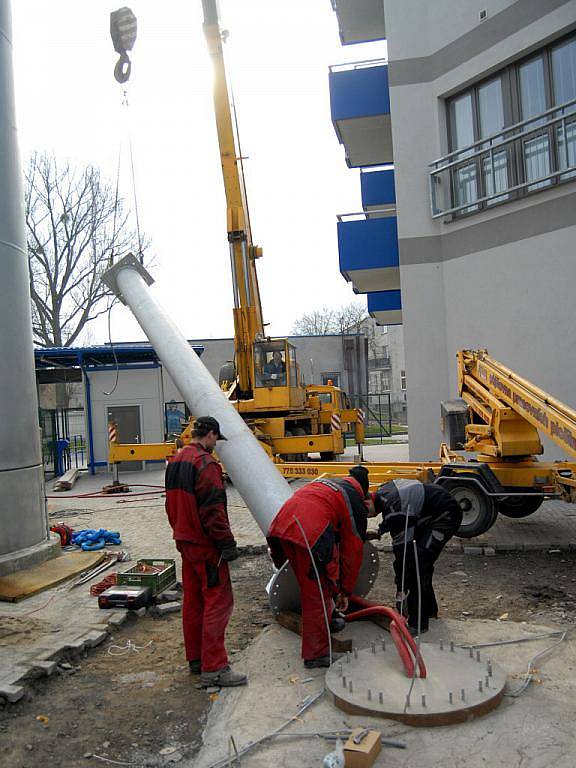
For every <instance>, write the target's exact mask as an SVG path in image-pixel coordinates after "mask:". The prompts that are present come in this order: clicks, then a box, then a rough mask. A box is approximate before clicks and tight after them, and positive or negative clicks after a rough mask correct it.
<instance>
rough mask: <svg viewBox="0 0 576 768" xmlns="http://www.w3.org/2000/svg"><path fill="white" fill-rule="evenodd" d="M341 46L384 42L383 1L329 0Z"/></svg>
mask: <svg viewBox="0 0 576 768" xmlns="http://www.w3.org/2000/svg"><path fill="white" fill-rule="evenodd" d="M331 2H332V8H333V10H334V12H335V13H336V16H337V17H338V29H339V32H340V40H341V41H342V45H349V44H351V43H369V42H371V41H373V40H384V38H385V37H386V27H385V25H384V2H383V0H331Z"/></svg>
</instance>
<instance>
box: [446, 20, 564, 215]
mask: <svg viewBox="0 0 576 768" xmlns="http://www.w3.org/2000/svg"><path fill="white" fill-rule="evenodd" d="M570 42H574V43H575V44H576V32H575V31H574V30H572V31H571V32H570V33H568V34H566V35H563V36H562V37H559V38H558V39H557V40H554V41H553V42H550V43H548V44H547V45H545V46H543V47H542V48H540V49H539V50H537V51H533V52H531V53H530V54H529V55H527V56H524V57H522V58H519V59H518V60H517V61H514V62H512V63H511V64H508V65H507V66H505V67H503V68H502V69H500V70H497V71H496V72H492V73H491V74H490V75H487V76H486V77H483V78H482V79H480V80H478V81H477V82H476V83H474V84H473V85H471V86H469V87H468V88H465V89H463V90H462V91H459V92H457V93H454V94H452V95H451V96H450V97H449V98H447V99H445V105H444V106H445V113H446V129H447V131H446V133H447V139H448V149H449V152H450V153H452V152H457V151H458V150H457V149H455V146H454V138H455V137H454V135H453V126H452V120H451V104H452V103H453V102H454V101H455V100H456V99H459V98H462V97H463V96H465V95H466V94H468V93H470V94H471V96H472V99H471V103H472V126H473V131H474V142H481V141H482V136H481V135H480V130H481V121H480V104H479V90H480V88H482V86H484V85H486V84H487V83H489V82H490V81H492V80H495V79H496V78H500V81H501V88H502V101H503V116H504V129H505V128H507V127H510V126H512V125H514V124H516V123H517V122H521V121H522V120H524V119H525V118H524V117H523V116H522V99H521V84H520V68H521V67H522V66H523V65H524V64H527V63H529V62H530V61H533V60H536V59H538V58H542V59H543V61H544V67H543V69H544V92H545V102H546V105H545V110H550V109H554V107H555V106H556V105H555V104H554V68H553V64H552V52H553V51H554V50H555V49H556V48H558V47H559V46H562V45H565V44H566V43H570ZM575 115H576V111H575ZM575 120H576V117H575ZM504 129H503V130H504ZM537 131H538V127H535V128H534V129H533V133H534V134H535V135H536V136H538V135H539V134H538V133H537ZM541 135H546V136H547V137H548V145H547V152H548V160H549V163H550V173H551V174H554V175H553V177H552V178H551V179H550V180H548V181H546V182H544V183H542V182H540V183H538V182H536V183H535V185H534V187H535V188H534V189H530V188H529V187H525V188H524V189H517V190H513V191H512V192H503V194H502V197H503V199H502V200H491V201H488V200H484V201H483V202H480V203H479V202H474V200H471V202H470V205H469V206H467V207H466V208H465V209H464V210H462V211H458V212H455V213H452V214H449V220H454V219H458V220H459V219H463V218H466V217H468V216H474V215H475V214H477V213H480V212H482V211H486V210H492V209H494V208H497V207H499V206H501V205H505V204H506V203H509V202H511V201H512V200H517V199H522V198H526V197H529V196H531V195H533V194H536V193H537V192H541V191H542V190H544V189H551V188H553V187H555V186H558V185H559V184H565V183H568V182H570V181H574V180H575V179H576V175H571V174H570V172H568V173H566V172H565V171H563V170H562V168H560V167H559V146H558V132H557V130H556V128H555V126H554V125H544V126H542V131H541ZM528 136H530V134H528ZM529 140H530V139H529V138H525V137H523V136H519V137H518V139H517V141H515V142H514V143H512V144H510V145H509V146H508V148H507V149H505V150H504V151H505V152H506V156H507V175H508V186H509V187H513V186H515V185H517V184H523V183H528V181H529V179H528V178H527V176H528V174H527V166H526V163H525V154H524V146H525V142H526V141H529ZM565 140H566V139H565ZM496 147H497V145H494V148H493V149H494V150H495V148H496ZM464 150H465V148H464ZM464 150H463V151H464ZM487 156H489V153H488V152H487V153H486V155H479V156H477V157H475V158H472V159H467V158H465V157H464V158H462V163H461V164H458V165H457V166H455V167H454V168H453V169H452V171H451V172H450V200H451V201H452V205H456V204H460V203H458V191H457V189H456V184H455V180H456V178H457V172H458V170H459V169H460V168H464V167H466V166H469V165H474V167H475V181H476V197H477V198H483V197H485V196H486V195H487V193H486V183H485V174H484V172H483V163H484V158H485V157H487ZM563 176H566V178H562V177H563Z"/></svg>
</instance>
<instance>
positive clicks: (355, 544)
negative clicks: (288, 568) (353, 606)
mask: <svg viewBox="0 0 576 768" xmlns="http://www.w3.org/2000/svg"><path fill="white" fill-rule="evenodd" d="M344 486H347V487H346V488H345V487H344ZM363 496H364V494H363V492H362V488H361V487H360V484H359V483H358V482H357V481H356V480H354V478H352V477H347V478H346V479H345V480H334V479H326V480H316V481H315V482H313V483H310V484H309V485H306V486H305V487H304V488H300V489H299V490H297V491H296V493H295V494H294V495H293V496H292V497H291V498H289V499H288V501H286V502H285V503H284V504H283V506H282V507H281V509H280V511H279V512H278V514H277V515H276V517H275V518H274V520H272V523H271V525H270V528H269V530H268V543H269V545H270V550H271V553H272V558H273V560H274V563H275V565H276V566H277V567H278V568H279V567H280V566H281V565H282V564H283V563H284V561H285V559H286V558H285V557H284V556H283V553H282V546H281V542H282V540H285V541H290V542H292V543H294V544H297V545H298V546H301V547H306V541H305V540H304V536H303V535H302V531H301V529H300V527H299V525H298V523H297V522H296V518H297V519H298V521H299V522H300V525H301V526H302V528H303V529H304V532H305V534H306V539H307V541H308V545H309V546H310V548H311V549H312V552H313V555H314V559H315V561H316V564H317V565H318V566H320V570H323V571H324V573H325V574H326V576H327V577H328V579H329V580H330V581H331V582H332V583H333V584H334V586H335V591H341V592H344V594H347V595H350V594H352V591H353V589H354V585H355V584H356V580H357V578H358V573H359V571H360V566H361V565H362V557H363V554H364V542H363V537H362V535H361V532H360V530H359V527H360V526H359V525H358V524H357V522H356V519H355V514H354V510H353V506H354V507H356V510H358V508H359V507H358V505H363V502H362V499H363ZM361 514H362V515H364V525H365V514H366V511H365V508H364V511H363V512H361Z"/></svg>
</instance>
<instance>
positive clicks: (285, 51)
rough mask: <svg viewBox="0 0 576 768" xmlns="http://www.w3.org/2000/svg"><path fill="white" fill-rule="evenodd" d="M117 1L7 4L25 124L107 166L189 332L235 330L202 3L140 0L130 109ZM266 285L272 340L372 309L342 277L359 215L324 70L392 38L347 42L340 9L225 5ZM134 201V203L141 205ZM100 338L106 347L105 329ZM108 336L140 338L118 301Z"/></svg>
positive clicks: (65, 153)
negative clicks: (327, 310)
mask: <svg viewBox="0 0 576 768" xmlns="http://www.w3.org/2000/svg"><path fill="white" fill-rule="evenodd" d="M119 6H120V3H118V2H108V0H98V2H88V0H50V2H46V0H13V2H12V12H13V26H14V31H13V40H14V67H15V87H16V104H17V123H18V130H19V137H20V147H21V153H22V158H23V162H24V163H25V162H26V158H27V157H28V156H29V155H30V154H31V153H32V152H33V151H40V152H48V153H53V154H54V155H55V156H56V157H57V158H59V159H61V160H70V161H71V162H72V163H73V164H75V165H78V166H80V167H81V166H84V165H87V164H92V165H95V166H98V167H99V168H100V169H101V171H102V173H103V174H104V175H105V176H106V177H108V178H109V179H110V181H111V182H113V181H114V179H115V176H116V167H117V161H118V153H119V150H120V151H121V167H122V172H121V177H120V194H121V196H122V197H124V198H126V199H130V198H132V195H133V191H132V183H131V175H130V173H129V155H128V150H127V147H128V136H130V138H131V141H132V147H133V156H134V164H135V178H136V195H137V203H138V211H139V219H140V227H141V229H142V230H143V231H144V232H145V233H146V235H147V236H148V237H149V238H150V240H151V243H152V248H151V254H152V255H153V257H154V265H153V267H152V268H151V272H152V275H153V277H154V279H155V281H156V282H155V284H154V285H153V287H152V289H151V290H152V291H153V293H154V295H155V296H156V297H157V298H158V300H159V301H160V302H161V303H162V304H163V305H164V306H165V307H166V308H167V309H168V311H169V313H170V315H171V317H172V318H173V320H174V321H175V322H176V323H177V325H178V326H179V327H180V329H181V330H182V332H183V333H184V335H185V336H186V337H187V338H218V337H224V336H231V335H232V334H233V321H232V286H231V277H230V267H229V256H228V244H227V239H226V204H225V199H224V190H223V182H222V175H221V170H220V158H219V150H218V144H217V137H216V125H215V120H214V111H213V104H212V68H211V63H210V60H209V57H208V53H207V49H206V43H205V40H204V36H203V32H202V11H201V0H163V1H162V2H158V1H157V0H155V1H153V0H131V2H130V7H131V8H132V10H133V11H134V13H135V14H136V16H137V18H138V39H137V42H136V45H135V47H134V50H133V51H132V53H131V55H130V56H131V59H132V64H133V66H132V75H131V78H130V81H129V83H128V101H129V106H128V108H126V107H123V106H122V89H121V87H120V86H119V85H118V84H117V83H116V81H115V80H114V76H113V68H114V64H115V62H116V60H117V54H116V52H115V51H114V49H113V45H112V41H111V39H110V34H109V13H110V11H112V10H115V9H116V8H118V7H119ZM220 6H221V15H222V21H223V26H224V27H225V28H226V29H228V30H229V32H230V36H229V38H228V42H227V44H226V45H227V51H228V57H229V64H230V73H231V77H232V81H233V88H234V96H235V101H236V107H237V113H238V121H239V127H240V139H241V144H242V153H243V155H244V156H245V157H247V158H248V159H247V160H246V162H245V164H244V165H245V173H246V183H247V189H248V203H249V208H250V217H251V222H252V233H253V238H254V242H255V243H256V244H257V245H260V246H262V247H263V248H264V258H263V259H261V260H260V261H259V262H258V275H259V281H260V292H261V297H262V304H263V311H264V320H265V322H267V323H269V326H268V329H269V332H270V334H271V335H276V336H282V335H285V334H288V333H289V332H290V331H291V328H292V325H293V323H294V321H295V320H296V319H297V318H299V317H300V316H301V315H302V314H303V313H305V312H309V311H313V310H314V309H319V308H321V307H323V306H330V307H337V306H340V305H342V304H347V303H349V302H350V301H354V300H359V301H365V299H364V297H357V296H355V295H354V293H353V291H352V288H351V285H350V284H349V283H346V281H345V280H344V278H343V277H342V276H341V275H340V273H339V270H338V246H337V238H336V215H337V214H338V213H350V212H355V211H359V210H361V202H360V180H359V178H358V171H357V170H352V169H349V168H348V167H347V166H346V163H345V160H344V149H343V147H342V146H341V145H339V143H338V140H337V137H336V134H335V132H334V128H333V126H332V123H331V120H330V102H329V92H328V67H329V66H330V65H331V64H340V63H345V62H354V61H363V60H367V59H375V58H381V57H383V56H384V55H385V54H386V48H385V43H384V42H379V43H365V44H361V45H353V46H345V47H343V46H342V45H341V44H340V39H339V36H338V25H337V19H336V15H335V14H334V12H333V11H332V8H331V3H330V0H290V1H289V2H287V1H286V0H221V2H220ZM132 207H133V206H132ZM92 328H93V330H92V333H91V337H92V338H91V341H92V342H94V343H103V342H106V341H108V328H107V323H106V322H105V321H104V320H99V321H96V322H95V323H94V324H93V326H92ZM111 330H112V333H111V336H112V340H113V341H115V342H117V341H128V340H140V339H143V338H144V334H143V332H142V331H141V329H140V328H139V326H138V324H137V322H136V320H135V319H134V318H133V317H132V315H131V313H130V310H129V309H127V308H126V307H123V306H116V307H115V309H114V310H113V312H112V318H111Z"/></svg>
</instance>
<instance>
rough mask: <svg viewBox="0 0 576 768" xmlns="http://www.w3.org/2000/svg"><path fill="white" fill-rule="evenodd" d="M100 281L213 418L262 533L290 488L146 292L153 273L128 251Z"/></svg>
mask: <svg viewBox="0 0 576 768" xmlns="http://www.w3.org/2000/svg"><path fill="white" fill-rule="evenodd" d="M104 281H105V283H106V284H107V285H108V286H109V287H110V288H111V289H112V290H113V291H114V293H116V295H118V296H120V298H121V299H122V300H123V301H124V302H125V303H126V304H127V305H128V306H129V307H130V309H131V310H132V312H133V313H134V315H135V317H136V319H137V320H138V322H139V323H140V325H141V327H142V329H143V331H144V333H145V334H146V335H147V336H148V338H149V340H150V342H151V344H152V346H153V347H154V350H155V352H156V354H157V355H158V357H159V358H160V359H161V361H162V363H163V365H164V366H165V368H166V370H167V371H168V373H169V374H170V376H171V377H172V379H173V381H174V383H175V384H176V386H177V387H178V390H179V391H180V392H181V393H182V395H183V397H184V399H185V400H186V402H187V404H188V407H189V408H190V410H191V411H192V413H193V414H194V415H195V416H213V417H214V418H216V419H217V420H218V422H219V423H220V426H221V428H222V432H223V434H224V435H225V436H226V437H227V438H228V440H227V441H226V442H219V443H218V445H217V447H216V450H217V451H218V455H219V456H220V458H221V459H222V462H223V464H224V466H225V467H226V471H227V472H228V474H229V475H230V478H231V479H232V481H233V483H234V485H235V487H236V488H237V489H238V491H239V493H240V495H241V496H242V498H243V499H244V501H245V502H246V504H247V506H248V508H249V509H250V512H251V513H252V515H253V517H254V519H255V520H256V522H257V523H258V525H259V526H260V529H261V530H262V532H263V533H264V534H266V532H267V530H268V527H269V525H270V523H271V522H272V519H273V518H274V516H275V514H276V513H277V512H278V510H279V509H280V507H281V506H282V504H283V503H284V502H285V501H286V499H288V498H289V497H290V496H291V495H292V489H291V488H290V486H289V485H288V483H287V482H286V480H284V478H283V477H282V475H281V474H280V472H278V470H277V469H276V467H275V466H274V464H273V463H272V462H271V461H270V458H269V457H268V455H267V454H266V451H265V450H264V449H263V448H262V446H261V445H260V444H259V442H258V440H257V439H256V438H255V437H254V435H253V434H252V432H251V431H250V429H249V428H248V427H247V426H246V423H245V422H244V420H243V419H242V417H241V416H240V414H239V413H238V411H237V410H236V408H235V407H234V406H233V405H232V404H231V403H230V402H229V401H228V399H227V398H226V396H225V395H224V393H223V392H222V390H221V389H220V387H219V386H218V384H217V383H216V381H215V380H214V379H213V378H212V376H211V375H210V373H209V372H208V369H207V368H206V366H205V365H204V363H202V361H201V360H200V358H199V357H198V355H197V354H196V353H195V352H194V351H193V350H192V349H191V347H190V345H189V344H188V342H187V341H186V339H185V338H184V336H183V335H182V333H181V332H180V330H179V329H178V328H177V326H176V325H175V324H174V323H173V321H172V320H171V319H170V318H169V317H168V315H167V313H166V311H165V310H164V308H163V307H162V306H161V305H160V304H159V303H158V302H157V301H156V299H155V298H154V297H153V296H152V295H151V293H150V290H149V288H148V285H150V283H151V282H152V278H151V277H150V275H148V273H147V272H146V270H145V269H144V268H143V267H142V266H140V264H139V263H138V262H137V261H136V259H135V258H134V257H133V256H127V257H125V258H124V259H123V260H122V261H120V262H118V264H117V265H115V266H114V267H113V268H112V269H111V270H109V271H108V272H107V273H106V275H105V277H104Z"/></svg>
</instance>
